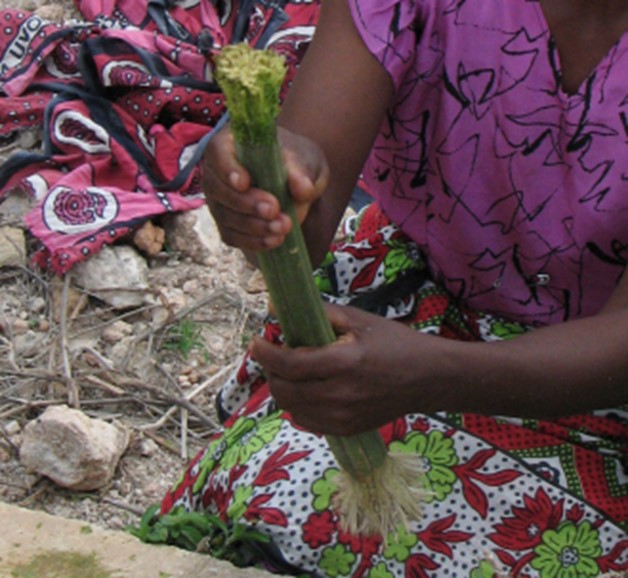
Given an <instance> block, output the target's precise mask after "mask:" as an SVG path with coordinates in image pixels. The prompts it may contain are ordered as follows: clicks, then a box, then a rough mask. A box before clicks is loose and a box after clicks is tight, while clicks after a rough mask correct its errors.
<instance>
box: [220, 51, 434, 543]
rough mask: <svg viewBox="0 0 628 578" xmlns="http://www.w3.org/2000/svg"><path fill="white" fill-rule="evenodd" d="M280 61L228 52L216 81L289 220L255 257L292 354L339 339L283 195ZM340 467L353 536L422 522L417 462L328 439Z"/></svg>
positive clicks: (360, 442) (242, 149) (360, 438)
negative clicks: (284, 231)
mask: <svg viewBox="0 0 628 578" xmlns="http://www.w3.org/2000/svg"><path fill="white" fill-rule="evenodd" d="M285 72H286V70H285V62H284V59H283V57H282V56H281V55H279V54H278V53H275V52H272V51H269V50H255V49H253V48H251V47H250V46H249V45H248V44H237V45H232V46H227V47H225V48H224V49H223V50H222V52H221V54H220V55H218V57H217V59H216V79H217V81H218V83H219V85H220V87H221V89H222V91H223V93H224V95H225V97H226V102H227V107H228V109H229V113H230V116H231V130H232V133H233V136H234V140H235V145H236V155H237V156H238V159H239V161H240V162H241V163H242V165H243V166H244V167H245V168H246V169H247V170H248V171H249V173H250V175H251V179H252V181H253V184H254V185H255V186H257V187H259V188H261V189H264V190H267V191H269V192H271V193H273V194H274V195H275V196H276V197H277V198H278V200H279V203H280V206H281V207H282V210H283V211H284V212H285V213H286V214H288V215H289V216H290V217H291V218H292V221H293V227H292V230H291V232H290V233H289V235H288V236H287V238H286V239H285V241H284V243H283V244H282V245H281V246H280V247H278V248H276V249H272V250H270V251H262V252H259V253H258V254H257V259H258V265H259V268H260V270H261V272H262V274H263V276H264V280H265V282H266V285H267V288H268V292H269V295H270V299H271V302H272V304H273V307H274V310H275V314H276V316H277V318H278V320H279V324H280V326H281V329H282V332H283V334H284V338H285V341H286V344H287V345H288V346H289V347H302V346H305V347H317V346H325V345H329V344H332V343H333V342H334V341H335V340H336V336H335V334H334V332H333V329H332V327H331V324H330V323H329V320H328V318H327V316H326V315H325V312H324V309H323V302H322V298H321V295H320V293H319V292H318V290H317V288H316V285H315V283H314V280H313V277H312V265H311V261H310V259H309V255H308V252H307V249H306V246H305V242H304V238H303V233H302V231H301V227H300V225H299V223H298V221H297V219H296V217H295V213H294V208H293V206H292V203H291V198H290V194H289V191H288V185H287V178H286V173H285V167H284V165H283V161H282V157H281V151H280V147H279V143H278V138H277V128H276V123H275V119H276V117H277V114H278V113H279V94H280V90H281V85H282V81H283V79H284V76H285ZM326 440H327V442H328V444H329V447H330V449H331V451H332V453H333V454H334V456H335V458H336V460H337V461H338V463H339V465H340V474H339V475H338V476H337V478H336V484H337V492H336V494H335V498H334V503H335V506H336V509H337V511H338V514H339V518H340V522H341V524H342V526H343V527H344V528H345V529H346V530H347V531H349V532H351V533H352V534H363V535H373V534H375V535H380V536H383V537H386V536H387V535H388V534H389V533H391V532H397V531H398V530H399V528H400V526H403V527H405V526H406V525H407V523H408V522H409V521H411V520H415V519H418V518H419V517H420V515H421V501H422V498H423V497H424V496H425V492H424V490H423V489H422V487H421V479H420V477H421V472H420V464H419V458H418V457H417V456H413V455H409V454H401V453H389V452H388V450H387V448H386V446H385V444H384V442H383V439H382V437H381V435H380V434H379V432H378V431H376V430H374V431H368V432H366V433H362V434H359V435H355V436H346V437H345V436H343V437H339V436H331V435H328V436H326Z"/></svg>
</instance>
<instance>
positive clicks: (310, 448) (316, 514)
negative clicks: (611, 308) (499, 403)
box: [162, 205, 628, 578]
mask: <svg viewBox="0 0 628 578" xmlns="http://www.w3.org/2000/svg"><path fill="white" fill-rule="evenodd" d="M347 232H348V233H349V235H350V236H349V239H348V241H347V242H345V243H343V244H341V245H340V246H338V247H336V248H335V249H334V251H333V252H331V253H330V254H329V256H328V258H327V259H326V261H325V263H324V265H323V267H321V269H320V270H319V271H318V272H317V276H316V278H317V282H318V284H319V287H320V289H321V290H322V291H324V292H325V297H326V298H327V299H329V300H330V301H334V302H337V303H343V304H351V305H353V306H359V307H361V308H364V309H367V310H370V311H372V312H375V313H379V314H381V315H385V316H387V317H389V318H391V319H397V320H398V321H399V322H402V323H406V324H408V325H409V326H411V327H413V328H415V329H416V330H417V331H422V332H424V333H431V334H434V339H441V338H451V339H462V340H469V341H478V340H482V341H494V340H499V339H511V338H516V337H517V336H519V335H521V334H523V333H525V332H526V331H530V330H531V329H530V328H528V327H526V326H523V325H521V324H518V323H512V322H507V321H504V320H502V319H499V318H496V317H493V316H490V315H485V314H482V313H478V312H475V311H472V310H470V309H468V308H467V307H464V306H461V305H460V303H459V302H458V301H456V300H455V299H453V298H452V297H451V296H449V295H448V294H447V293H446V292H445V291H444V290H442V289H441V288H440V287H438V286H437V285H435V284H434V283H433V282H432V281H431V280H430V278H429V275H428V274H427V267H426V264H425V262H424V260H423V258H422V255H421V253H420V251H419V249H418V247H417V245H416V244H415V243H413V242H411V241H410V240H409V239H408V238H407V237H406V236H405V235H404V234H403V233H402V232H401V231H400V230H399V229H398V228H396V227H395V226H393V225H391V224H390V223H389V222H388V221H387V219H386V218H385V217H384V216H383V215H382V213H381V212H380V211H379V210H378V208H377V207H376V205H371V206H370V207H369V208H367V209H365V210H364V211H363V212H362V213H360V215H359V216H358V217H357V218H356V219H354V220H353V221H351V222H350V223H349V225H348V226H347ZM265 336H266V338H267V339H269V340H272V341H274V342H280V341H281V334H280V331H279V329H278V327H277V325H276V324H275V323H274V322H270V323H269V324H268V325H267V327H266V329H265ZM218 409H219V413H220V415H221V416H222V417H223V418H224V420H225V421H224V430H223V431H221V432H219V433H217V434H215V435H214V436H213V438H212V439H211V440H210V442H209V444H208V445H207V448H206V449H205V450H203V451H202V452H200V453H199V454H198V455H197V456H196V457H195V458H194V459H193V460H192V462H191V464H190V465H189V467H188V468H187V469H186V471H185V472H184V474H183V476H182V477H181V478H180V479H179V480H178V481H177V483H176V484H175V485H174V487H173V488H172V491H171V492H170V493H168V495H167V496H166V497H165V498H164V500H163V503H162V513H164V514H165V513H167V512H169V511H171V510H172V508H173V507H175V506H184V507H185V508H186V509H189V510H199V511H209V512H212V513H216V514H218V515H219V516H220V517H221V518H223V519H224V520H225V522H229V523H233V524H236V523H244V524H250V525H254V526H256V528H257V529H259V530H261V531H262V532H264V533H265V534H267V535H268V536H270V537H271V538H272V544H271V545H270V546H268V547H266V548H265V549H260V550H259V551H258V553H257V560H256V562H257V563H258V564H260V565H262V566H264V567H266V568H269V569H271V570H275V571H278V572H281V573H286V574H293V575H301V576H314V577H329V578H340V577H343V576H350V577H352V578H401V577H404V578H419V577H421V578H427V577H438V578H441V577H446V576H453V577H456V578H458V577H464V578H492V577H493V576H494V575H495V572H496V568H497V569H499V570H500V571H503V572H504V574H501V576H504V575H509V576H512V577H516V578H593V577H594V576H599V575H601V574H602V573H605V572H612V571H620V570H625V571H628V534H627V532H626V530H627V529H628V475H627V472H626V467H627V465H628V463H627V460H626V456H627V452H628V411H627V410H628V408H623V409H619V408H618V409H614V410H609V411H598V412H595V413H593V414H590V415H583V416H574V417H570V418H564V419H557V420H544V421H537V420H528V419H526V420H522V419H512V418H507V417H486V416H479V415H470V414H464V415H459V414H445V413H443V414H438V415H430V416H427V415H417V414H412V415H407V416H405V417H403V418H400V419H398V420H396V421H395V422H394V423H391V424H388V425H387V426H385V427H383V428H381V430H380V431H381V433H382V436H383V438H384V440H385V442H386V444H387V445H388V446H389V448H390V449H391V450H392V451H397V452H409V453H414V454H417V455H418V456H420V457H421V460H422V462H423V465H424V467H425V470H426V472H427V473H426V478H425V480H424V485H425V487H426V488H427V489H429V490H431V491H432V493H433V497H432V498H430V499H429V500H428V501H427V502H426V503H425V507H424V517H423V519H422V520H420V521H418V522H415V523H412V524H411V525H410V527H409V529H408V531H401V532H400V533H399V534H398V535H397V536H388V537H387V541H383V540H382V537H379V536H375V537H360V536H351V535H348V534H347V533H346V532H344V531H343V530H342V529H341V528H340V527H339V520H338V517H337V514H336V512H335V511H334V509H333V507H332V495H333V493H334V490H335V486H334V476H336V475H337V473H338V465H337V463H336V461H335V459H334V457H333V455H332V454H331V453H330V451H329V449H328V447H327V445H326V442H325V440H324V438H322V437H320V436H318V435H315V434H313V433H310V432H308V431H304V430H303V429H301V428H300V427H299V426H297V425H296V424H294V423H293V422H292V420H291V418H290V415H289V414H287V413H286V412H283V411H281V410H279V409H278V408H277V407H276V406H275V404H274V402H273V399H272V397H271V395H270V393H269V390H268V386H267V384H266V381H265V378H264V375H263V373H262V371H261V368H260V367H259V366H258V365H257V364H256V363H255V362H254V361H253V360H252V359H251V358H250V357H249V356H248V355H246V356H245V357H244V359H243V360H242V364H241V366H240V367H239V369H238V370H237V372H236V373H235V374H234V375H233V377H232V379H231V380H230V381H229V382H228V383H227V384H225V386H224V387H223V389H222V391H221V393H220V396H219V400H218ZM506 573H507V574H506Z"/></svg>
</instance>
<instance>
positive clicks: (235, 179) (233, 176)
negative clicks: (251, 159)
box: [229, 171, 240, 189]
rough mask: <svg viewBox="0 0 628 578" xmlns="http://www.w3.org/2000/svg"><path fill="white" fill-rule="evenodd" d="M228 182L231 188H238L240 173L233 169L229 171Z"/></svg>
mask: <svg viewBox="0 0 628 578" xmlns="http://www.w3.org/2000/svg"><path fill="white" fill-rule="evenodd" d="M229 183H230V184H231V186H232V187H233V188H236V189H237V188H238V184H239V183H240V173H238V172H237V171H233V172H232V173H229Z"/></svg>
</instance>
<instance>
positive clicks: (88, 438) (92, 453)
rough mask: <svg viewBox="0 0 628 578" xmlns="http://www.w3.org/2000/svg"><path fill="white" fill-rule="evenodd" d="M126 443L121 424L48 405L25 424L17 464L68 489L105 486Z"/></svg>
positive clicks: (127, 434) (127, 436) (83, 489)
mask: <svg viewBox="0 0 628 578" xmlns="http://www.w3.org/2000/svg"><path fill="white" fill-rule="evenodd" d="M128 443H129V432H128V431H127V430H126V429H125V428H124V427H123V426H121V425H118V424H116V425H112V424H109V423H107V422H105V421H102V420H99V419H92V418H90V417H88V416H87V415H85V414H84V413H82V412H81V411H79V410H76V409H71V408H69V407H67V406H63V405H59V406H51V407H49V408H48V409H46V411H45V412H44V413H43V414H42V415H41V416H40V417H39V418H37V419H35V420H33V421H31V422H29V423H28V424H26V427H25V428H24V432H23V438H22V445H21V447H20V461H21V462H22V464H23V465H24V466H25V467H26V468H27V469H29V470H31V471H34V472H37V473H38V474H40V475H43V476H46V477H48V478H50V479H51V480H53V481H54V482H55V483H56V484H58V485H59V486H62V487H64V488H68V489H71V490H81V491H90V490H97V489H99V488H102V487H104V486H106V485H107V484H108V483H109V482H110V481H111V479H112V478H113V475H114V472H115V469H116V466H117V464H118V461H119V460H120V457H121V456H122V454H123V453H124V451H125V450H126V448H127V445H128Z"/></svg>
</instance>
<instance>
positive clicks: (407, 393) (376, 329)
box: [252, 305, 447, 435]
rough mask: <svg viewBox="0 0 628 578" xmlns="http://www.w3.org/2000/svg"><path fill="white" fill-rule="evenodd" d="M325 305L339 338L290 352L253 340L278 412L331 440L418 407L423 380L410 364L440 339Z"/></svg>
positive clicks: (427, 404)
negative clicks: (415, 404) (416, 402)
mask: <svg viewBox="0 0 628 578" xmlns="http://www.w3.org/2000/svg"><path fill="white" fill-rule="evenodd" d="M325 307H326V312H327V315H328V317H329V319H330V321H331V323H332V326H333V328H334V331H335V332H336V334H337V336H338V341H337V342H336V343H334V344H331V345H328V346H324V347H319V348H295V349H290V348H288V347H281V346H277V345H273V344H271V343H269V342H268V341H265V340H263V339H262V338H255V340H254V342H253V349H252V355H253V357H254V358H255V359H256V360H257V361H258V362H259V363H261V365H262V366H263V368H264V372H265V374H266V377H267V379H268V383H269V387H270V390H271V393H272V395H273V397H274V398H275V400H276V402H277V404H278V406H279V407H281V408H282V409H285V410H287V411H289V412H290V413H291V414H292V417H293V419H294V420H295V422H296V423H298V424H299V425H301V426H302V427H304V428H306V429H309V430H311V431H315V432H318V433H324V434H332V435H352V434H357V433H360V432H363V431H367V430H370V429H374V428H376V427H378V426H381V425H383V424H385V423H388V422H389V421H391V420H393V419H395V418H397V417H399V416H401V415H403V414H405V413H409V412H410V411H412V410H413V409H416V408H413V403H414V402H413V401H412V400H413V398H415V396H417V394H419V391H418V388H419V387H420V383H421V382H428V380H427V379H424V378H422V376H421V375H419V374H418V373H417V366H416V364H415V363H413V361H412V360H413V359H418V358H420V357H422V355H421V350H422V349H425V348H429V347H432V346H435V347H437V348H438V347H439V346H440V345H444V346H446V345H447V344H446V343H445V340H443V339H438V338H435V337H433V336H425V335H421V334H419V333H417V332H416V331H414V330H412V329H409V328H408V327H406V326H405V325H403V324H401V323H399V322H396V321H390V320H387V319H384V318H382V317H378V316H376V315H373V314H370V313H366V312H364V311H361V310H359V309H355V308H353V307H340V306H333V305H326V306H325ZM428 357H429V356H428ZM433 393H436V390H434V392H433ZM420 397H421V398H422V402H421V408H422V410H423V411H429V410H430V409H433V408H430V401H429V400H428V397H427V394H425V395H422V394H421V395H420Z"/></svg>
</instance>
